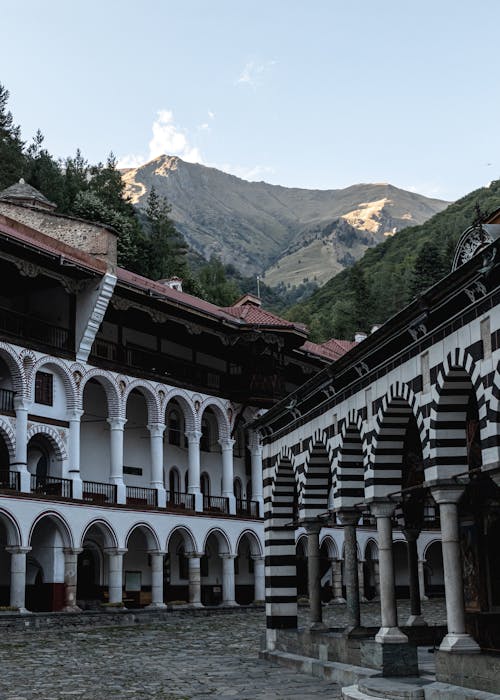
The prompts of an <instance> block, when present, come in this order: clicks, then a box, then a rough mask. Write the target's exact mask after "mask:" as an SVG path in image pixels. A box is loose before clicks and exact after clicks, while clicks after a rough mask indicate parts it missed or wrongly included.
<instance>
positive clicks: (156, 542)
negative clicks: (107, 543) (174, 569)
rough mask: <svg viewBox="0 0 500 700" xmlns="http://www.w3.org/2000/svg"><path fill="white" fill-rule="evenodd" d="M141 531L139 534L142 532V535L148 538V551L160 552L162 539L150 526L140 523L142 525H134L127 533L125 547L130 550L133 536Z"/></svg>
mask: <svg viewBox="0 0 500 700" xmlns="http://www.w3.org/2000/svg"><path fill="white" fill-rule="evenodd" d="M136 530H139V532H142V534H143V535H144V536H145V537H146V542H147V545H148V549H149V550H151V551H156V552H159V551H160V549H161V548H160V538H159V537H158V534H157V532H156V530H155V529H154V528H153V527H152V526H151V525H149V524H148V523H144V522H140V523H134V525H132V527H130V528H129V531H128V532H127V534H126V536H125V547H126V548H128V543H129V539H130V537H131V536H132V534H133V533H134V532H135V531H136Z"/></svg>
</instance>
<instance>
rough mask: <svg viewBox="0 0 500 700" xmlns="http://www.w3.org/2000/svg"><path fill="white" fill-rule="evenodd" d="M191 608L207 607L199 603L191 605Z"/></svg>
mask: <svg viewBox="0 0 500 700" xmlns="http://www.w3.org/2000/svg"><path fill="white" fill-rule="evenodd" d="M189 607H190V608H204V607H205V606H204V605H203V603H199V602H197V603H189Z"/></svg>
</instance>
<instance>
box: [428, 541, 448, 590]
mask: <svg viewBox="0 0 500 700" xmlns="http://www.w3.org/2000/svg"><path fill="white" fill-rule="evenodd" d="M424 583H425V595H426V596H427V597H428V598H438V597H439V598H441V597H443V596H444V572H443V550H442V547H441V542H440V541H439V540H436V541H435V542H432V543H431V544H430V545H429V546H428V547H427V549H426V551H425V562H424Z"/></svg>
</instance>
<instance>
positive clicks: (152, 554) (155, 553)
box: [148, 549, 166, 557]
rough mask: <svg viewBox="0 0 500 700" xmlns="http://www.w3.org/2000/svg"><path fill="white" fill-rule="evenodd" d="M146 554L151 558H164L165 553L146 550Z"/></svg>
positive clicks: (156, 550) (157, 550)
mask: <svg viewBox="0 0 500 700" xmlns="http://www.w3.org/2000/svg"><path fill="white" fill-rule="evenodd" d="M148 554H149V556H151V557H164V556H165V554H166V552H164V551H163V550H159V549H148Z"/></svg>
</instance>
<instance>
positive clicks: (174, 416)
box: [167, 401, 184, 447]
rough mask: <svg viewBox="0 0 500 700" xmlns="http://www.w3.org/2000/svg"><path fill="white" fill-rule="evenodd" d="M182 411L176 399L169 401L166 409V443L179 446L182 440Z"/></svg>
mask: <svg viewBox="0 0 500 700" xmlns="http://www.w3.org/2000/svg"><path fill="white" fill-rule="evenodd" d="M182 423H183V422H182V412H181V409H180V407H179V405H178V404H177V402H176V401H171V403H170V407H169V409H168V410H167V436H168V444H169V445H172V446H175V447H180V446H181V444H182V443H183V442H184V440H183V439H182V438H183V433H184V431H183V429H182Z"/></svg>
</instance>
